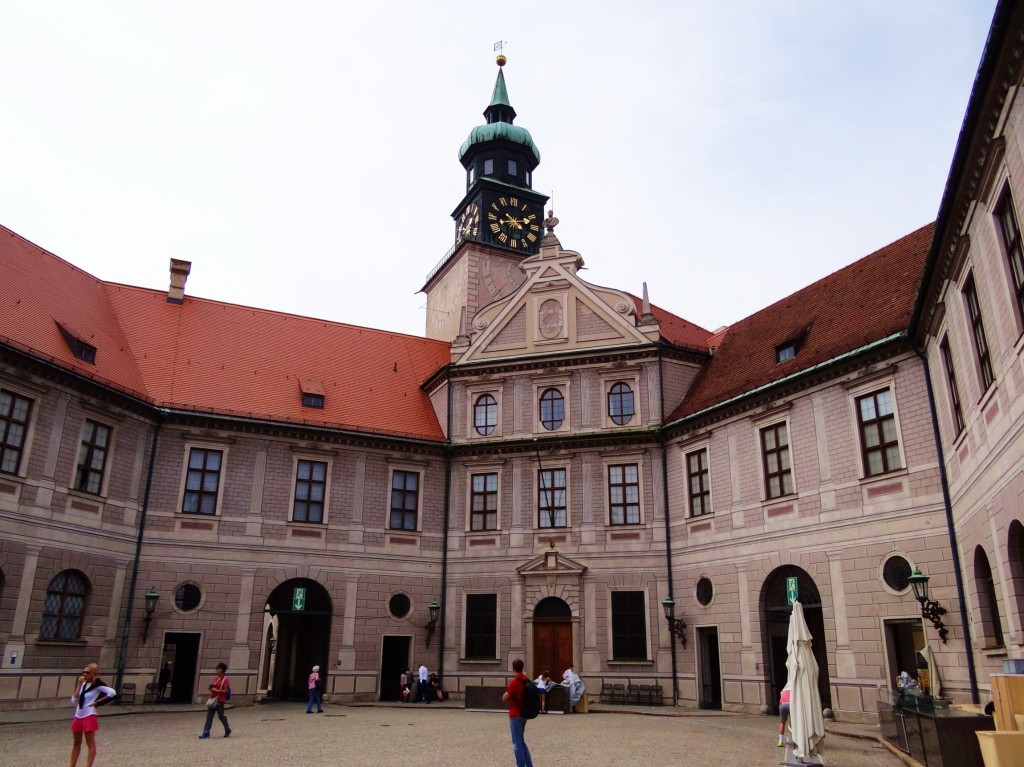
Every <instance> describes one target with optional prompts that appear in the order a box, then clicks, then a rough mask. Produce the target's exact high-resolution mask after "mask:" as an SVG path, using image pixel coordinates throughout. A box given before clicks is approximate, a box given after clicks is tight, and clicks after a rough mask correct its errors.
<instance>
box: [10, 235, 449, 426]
mask: <svg viewBox="0 0 1024 767" xmlns="http://www.w3.org/2000/svg"><path fill="white" fill-rule="evenodd" d="M0 269H2V273H3V274H5V275H13V278H12V279H11V280H10V281H7V282H6V284H5V285H4V288H3V291H2V295H0V341H4V342H9V343H11V345H12V346H15V347H19V348H23V349H27V350H29V351H31V352H32V353H34V354H35V355H36V356H42V357H45V358H48V359H52V360H53V361H54V362H56V363H57V364H59V365H60V366H62V367H65V368H68V369H72V370H74V371H75V372H78V373H81V374H84V375H86V376H89V377H91V378H96V379H98V380H100V381H101V382H103V383H106V384H109V385H112V386H114V387H115V388H118V389H121V390H126V391H129V392H131V393H134V394H136V396H139V397H140V398H142V399H145V400H147V401H149V402H151V403H152V404H154V405H157V406H160V407H165V408H172V409H183V410H194V411H199V412H207V413H219V414H226V415H241V416H246V417H254V418H262V419H268V420H273V421H286V422H296V423H312V424H316V425H323V426H328V427H330V428H345V429H353V430H358V431H365V432H372V433H379V434H389V435H397V436H404V437H410V438H416V439H425V440H432V441H441V440H443V439H444V435H443V432H442V431H441V428H440V425H439V424H438V422H437V418H436V417H435V415H434V411H433V408H432V407H431V405H430V401H429V398H428V397H427V395H426V394H425V393H424V392H423V390H422V389H421V388H420V385H421V384H422V382H423V381H424V380H426V379H427V377H428V376H430V375H431V374H432V373H434V372H435V371H436V370H437V369H439V368H440V367H442V366H444V365H445V364H447V363H448V362H449V360H450V352H449V348H450V347H449V345H448V344H447V343H444V342H441V341H434V340H429V339H425V338H418V337H416V336H408V335H402V334H399V333H389V332H386V331H382V330H373V329H370V328H363V327H357V326H354V325H344V324H341V323H336V322H328V321H326V320H318V319H312V318H309V317H301V316H297V315H294V314H284V313H281V312H271V311H265V310H262V309H253V308H250V307H245V306H238V305H234V304H226V303H222V302H219V301H211V300H206V299H201V298H193V297H191V296H186V297H185V300H184V303H182V304H171V303H168V302H167V294H166V292H163V291H156V290H150V289H145V288H138V287H132V286H128V285H119V284H115V283H105V282H103V281H101V280H98V279H96V278H95V277H92V276H91V275H89V274H87V273H85V272H83V271H82V270H80V269H77V268H75V267H73V266H71V265H70V264H68V263H66V262H65V261H63V260H61V259H59V258H57V257H56V256H54V255H53V254H52V253H48V252H46V251H45V250H43V249H41V248H39V247H37V246H35V245H33V244H32V243H30V242H28V241H27V240H25V239H23V238H21V237H19V236H18V235H16V234H14V233H13V232H10V231H9V230H7V229H4V228H2V227H0ZM55 321H60V322H61V323H62V324H65V327H67V328H68V329H69V330H71V331H72V332H73V333H75V334H76V335H77V334H78V333H82V334H83V336H82V338H81V340H84V341H86V342H87V343H89V344H90V345H93V346H95V347H96V349H97V351H96V364H95V366H94V365H89V364H88V363H85V362H82V361H81V360H78V359H77V358H75V357H74V356H73V355H72V354H71V351H70V350H69V348H68V346H67V343H66V342H65V341H64V339H63V337H62V336H61V334H60V331H59V329H58V328H57V326H56V322H55ZM304 380H310V381H318V382H320V384H321V386H322V387H323V393H324V408H323V409H322V410H321V409H315V408H304V407H302V402H301V387H300V381H304Z"/></svg>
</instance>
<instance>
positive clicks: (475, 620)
mask: <svg viewBox="0 0 1024 767" xmlns="http://www.w3.org/2000/svg"><path fill="white" fill-rule="evenodd" d="M463 597H464V599H463V603H462V660H465V661H470V662H474V661H476V662H488V663H493V662H494V661H496V660H498V659H499V652H500V650H501V648H500V647H499V643H498V639H499V637H500V636H501V609H500V604H499V600H498V592H496V591H466V592H463ZM479 597H493V599H494V624H493V627H491V628H493V634H492V635H491V636H490V640H491V641H493V643H494V652H493V654H492V655H487V654H478V655H470V642H471V634H475V633H478V632H475V631H471V628H473V629H475V628H477V627H479V625H480V617H479V616H480V615H481V613H479V612H477V613H472V614H471V613H470V609H469V608H470V602H471V601H473V598H479ZM479 634H480V635H481V636H483V637H484V641H486V640H487V634H486V632H479Z"/></svg>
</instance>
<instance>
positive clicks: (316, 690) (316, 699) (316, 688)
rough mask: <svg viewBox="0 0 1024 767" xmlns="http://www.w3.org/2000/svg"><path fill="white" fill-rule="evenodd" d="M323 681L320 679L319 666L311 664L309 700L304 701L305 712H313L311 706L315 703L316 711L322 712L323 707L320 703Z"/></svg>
mask: <svg viewBox="0 0 1024 767" xmlns="http://www.w3.org/2000/svg"><path fill="white" fill-rule="evenodd" d="M323 689H324V687H323V681H322V680H321V679H320V667H319V666H313V673H312V674H310V675H309V700H308V701H307V703H306V713H307V714H312V713H313V706H314V705H316V712H317V713H318V714H322V713H323V712H324V707H323V705H322V704H321V703H320V701H321V697H320V696H321V694H322V693H323Z"/></svg>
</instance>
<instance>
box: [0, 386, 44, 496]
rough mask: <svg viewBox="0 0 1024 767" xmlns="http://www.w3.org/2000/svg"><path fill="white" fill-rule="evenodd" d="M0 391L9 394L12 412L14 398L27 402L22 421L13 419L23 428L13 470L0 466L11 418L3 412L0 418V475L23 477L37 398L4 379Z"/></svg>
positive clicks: (32, 430) (26, 470)
mask: <svg viewBox="0 0 1024 767" xmlns="http://www.w3.org/2000/svg"><path fill="white" fill-rule="evenodd" d="M0 392H4V393H6V394H8V395H11V397H12V399H11V408H12V411H11V412H13V407H14V403H15V398H17V399H22V400H25V401H26V402H27V403H28V412H27V413H26V414H25V420H24V422H21V421H13V422H14V423H17V424H20V425H21V426H22V428H23V431H22V437H21V444H20V445H19V446H18V447H17V459H16V461H15V465H14V471H5V470H4V469H3V468H2V466H3V460H4V457H5V455H6V454H7V452H8V450H9V449H10V448H9V447H8V445H7V435H8V428H9V425H10V423H11V422H12V419H11V418H10V417H9V415H7V414H4V415H3V416H2V418H0V475H2V476H7V477H22V478H23V477H25V476H26V474H27V473H28V460H27V456H28V454H29V452H30V450H31V447H32V437H33V435H34V434H35V422H36V419H35V418H34V414H35V412H36V409H37V406H38V404H39V399H38V398H37V397H33V396H30V395H29V394H28V393H27V392H25V391H23V390H22V389H20V388H16V387H13V386H9V385H8V384H7V382H6V381H4V382H2V383H0Z"/></svg>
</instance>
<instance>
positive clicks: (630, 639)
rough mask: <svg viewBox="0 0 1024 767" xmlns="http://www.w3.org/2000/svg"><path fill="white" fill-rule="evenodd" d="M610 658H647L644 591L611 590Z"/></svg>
mask: <svg viewBox="0 0 1024 767" xmlns="http://www.w3.org/2000/svg"><path fill="white" fill-rule="evenodd" d="M612 659H613V660H647V612H646V610H645V608H644V592H642V591H613V592H612Z"/></svg>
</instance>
